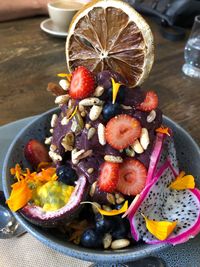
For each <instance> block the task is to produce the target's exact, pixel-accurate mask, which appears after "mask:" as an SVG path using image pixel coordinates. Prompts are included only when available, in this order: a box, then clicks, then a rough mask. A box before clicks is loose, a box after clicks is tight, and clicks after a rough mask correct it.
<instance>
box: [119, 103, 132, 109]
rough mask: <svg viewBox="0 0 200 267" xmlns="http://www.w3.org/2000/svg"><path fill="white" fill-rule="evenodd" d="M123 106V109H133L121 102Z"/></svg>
mask: <svg viewBox="0 0 200 267" xmlns="http://www.w3.org/2000/svg"><path fill="white" fill-rule="evenodd" d="M121 107H122V108H123V109H125V110H129V109H132V107H131V106H126V105H123V104H121Z"/></svg>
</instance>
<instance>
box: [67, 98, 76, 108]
mask: <svg viewBox="0 0 200 267" xmlns="http://www.w3.org/2000/svg"><path fill="white" fill-rule="evenodd" d="M75 103H76V100H75V99H71V98H70V99H69V102H68V108H73V107H74V105H75Z"/></svg>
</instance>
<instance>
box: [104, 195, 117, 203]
mask: <svg viewBox="0 0 200 267" xmlns="http://www.w3.org/2000/svg"><path fill="white" fill-rule="evenodd" d="M106 198H107V200H108V202H109V203H110V204H113V205H115V197H114V195H113V194H110V193H107V194H106Z"/></svg>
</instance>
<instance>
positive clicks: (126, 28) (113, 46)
mask: <svg viewBox="0 0 200 267" xmlns="http://www.w3.org/2000/svg"><path fill="white" fill-rule="evenodd" d="M153 48H154V46H153V36H152V33H151V30H150V28H149V25H148V24H147V23H146V21H145V20H144V19H143V18H142V17H141V16H140V15H139V14H138V13H137V12H136V11H135V10H134V9H133V8H132V7H131V6H130V5H128V4H127V3H125V2H124V1H116V0H113V1H104V0H98V1H92V2H90V3H89V4H88V5H85V6H84V7H83V8H82V9H81V10H79V12H78V13H77V14H76V15H75V17H74V18H73V20H72V23H71V25H70V28H69V31H68V37H67V42H66V58H67V66H68V69H69V70H70V71H72V70H74V69H75V68H76V67H77V66H81V65H82V66H86V67H87V68H88V69H89V70H91V71H93V72H94V73H98V72H99V71H101V70H105V69H109V70H115V71H117V72H119V73H120V74H121V75H122V76H123V77H124V78H125V79H126V80H127V81H128V83H129V84H130V86H131V87H135V86H136V85H139V84H141V83H142V82H143V81H144V79H145V78H146V77H147V76H148V74H149V72H150V70H151V67H152V64H153V61H154V52H153Z"/></svg>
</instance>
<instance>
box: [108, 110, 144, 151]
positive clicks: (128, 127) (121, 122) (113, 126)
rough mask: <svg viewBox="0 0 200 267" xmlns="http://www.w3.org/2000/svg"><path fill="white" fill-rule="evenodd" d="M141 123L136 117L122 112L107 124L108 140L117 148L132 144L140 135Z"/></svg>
mask: <svg viewBox="0 0 200 267" xmlns="http://www.w3.org/2000/svg"><path fill="white" fill-rule="evenodd" d="M141 130H142V128H141V125H140V123H139V121H138V120H136V119H135V118H133V117H131V116H129V115H125V114H121V115H118V116H116V117H114V118H112V119H111V120H109V122H108V123H107V125H106V131H105V136H106V140H107V142H108V143H109V144H110V145H111V146H112V147H113V148H115V149H118V150H120V149H124V148H127V147H128V146H129V145H132V144H133V143H134V141H135V140H136V139H137V138H138V137H140V134H141Z"/></svg>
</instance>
